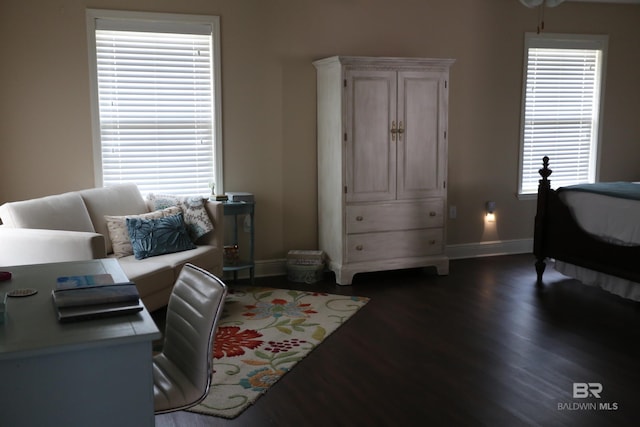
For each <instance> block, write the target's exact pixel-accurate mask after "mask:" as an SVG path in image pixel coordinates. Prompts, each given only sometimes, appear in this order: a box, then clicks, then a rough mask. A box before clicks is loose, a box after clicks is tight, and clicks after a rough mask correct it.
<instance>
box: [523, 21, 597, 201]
mask: <svg viewBox="0 0 640 427" xmlns="http://www.w3.org/2000/svg"><path fill="white" fill-rule="evenodd" d="M530 48H550V49H554V48H556V49H589V50H599V51H600V52H601V54H600V55H601V57H600V59H601V67H600V76H599V82H598V83H599V87H598V88H597V89H596V90H598V92H599V93H598V106H597V113H596V114H597V115H596V116H595V117H594V119H595V120H596V121H597V124H596V125H595V127H596V129H595V130H594V132H593V133H592V138H594V139H595V140H593V141H592V147H591V149H592V150H593V151H592V156H593V157H592V161H591V165H590V171H589V175H590V177H591V179H592V181H591V182H594V181H597V180H598V179H599V174H600V151H601V141H602V118H603V112H604V94H605V81H606V69H607V49H608V36H607V35H586V34H558V33H542V34H538V33H525V38H524V58H523V72H522V74H523V78H522V98H521V109H520V114H521V116H520V144H519V154H518V155H519V164H518V183H517V196H518V198H519V199H533V198H536V197H537V189H536V190H535V191H532V192H523V188H522V187H523V178H524V176H523V174H524V148H525V125H526V123H525V116H526V114H525V113H526V101H527V79H528V75H527V71H528V62H529V49H530ZM550 160H551V166H553V158H551V157H550ZM540 167H542V157H541V158H540ZM551 169H553V167H551ZM551 181H552V182H553V178H551Z"/></svg>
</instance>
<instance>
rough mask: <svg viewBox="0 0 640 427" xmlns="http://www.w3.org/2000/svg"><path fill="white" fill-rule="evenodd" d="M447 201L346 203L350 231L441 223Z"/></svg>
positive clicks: (428, 226) (425, 225)
mask: <svg viewBox="0 0 640 427" xmlns="http://www.w3.org/2000/svg"><path fill="white" fill-rule="evenodd" d="M443 212H444V201H443V200H442V199H433V200H426V201H420V202H408V203H383V204H376V205H349V206H347V209H346V213H347V218H346V223H347V233H349V234H352V233H368V232H372V231H393V230H411V229H418V228H432V227H442V226H443V225H444V218H443Z"/></svg>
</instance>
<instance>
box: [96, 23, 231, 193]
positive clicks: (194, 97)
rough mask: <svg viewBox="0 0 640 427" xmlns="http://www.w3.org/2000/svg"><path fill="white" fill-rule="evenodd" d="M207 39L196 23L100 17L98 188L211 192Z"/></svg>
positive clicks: (212, 129) (210, 54)
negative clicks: (130, 186)
mask: <svg viewBox="0 0 640 427" xmlns="http://www.w3.org/2000/svg"><path fill="white" fill-rule="evenodd" d="M123 28H124V29H123ZM131 28H140V29H142V30H143V31H134V30H131ZM212 40H213V38H212V28H211V26H207V25H202V24H199V23H198V24H193V25H189V24H188V23H187V24H185V23H180V25H172V23H171V22H170V21H165V22H162V23H158V22H154V21H151V22H148V21H140V22H138V23H137V22H136V21H135V20H117V19H105V20H100V19H98V20H97V23H96V29H95V61H96V68H95V69H96V78H97V93H98V104H99V138H100V152H101V172H102V185H104V186H109V185H113V184H118V183H122V182H135V183H136V184H137V185H138V187H139V188H140V191H141V192H142V193H143V194H144V193H150V192H155V193H171V194H184V195H186V194H202V195H206V194H209V193H210V191H211V190H210V184H211V183H212V182H215V181H216V172H217V171H216V170H215V169H216V168H215V165H216V160H217V159H216V158H215V157H216V148H215V146H216V143H219V141H216V135H217V132H216V125H217V124H216V122H215V118H216V111H215V108H216V102H215V99H214V97H215V90H214V89H215V85H214V61H213V58H214V51H213V49H214V44H213V43H212ZM218 188H219V187H218Z"/></svg>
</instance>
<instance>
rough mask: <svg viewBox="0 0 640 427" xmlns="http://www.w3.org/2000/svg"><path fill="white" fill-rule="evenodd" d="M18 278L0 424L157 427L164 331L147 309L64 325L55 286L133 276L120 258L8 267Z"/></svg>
mask: <svg viewBox="0 0 640 427" xmlns="http://www.w3.org/2000/svg"><path fill="white" fill-rule="evenodd" d="M0 270H6V271H10V272H11V273H12V275H13V278H12V280H11V281H8V282H0V295H1V296H2V297H4V294H5V292H8V291H10V290H11V289H18V288H34V289H37V290H38V293H37V294H36V295H33V296H29V297H22V298H11V297H10V298H7V315H6V318H5V321H4V324H0V424H1V425H3V426H4V425H6V426H51V427H55V426H92V427H93V426H119V427H124V426H135V427H139V426H153V425H154V412H153V376H152V375H153V374H152V350H151V343H152V341H153V340H154V339H157V338H160V336H161V335H160V331H159V330H158V328H157V327H156V325H155V323H154V322H153V320H152V319H151V316H150V315H149V313H148V312H147V310H146V309H145V310H143V311H141V312H140V313H136V314H132V315H126V316H118V317H112V318H105V319H94V320H86V321H80V322H73V323H59V322H58V321H57V318H56V314H55V311H54V307H53V303H52V299H51V290H52V289H53V288H54V287H55V283H56V278H57V277H60V276H70V275H85V274H100V273H109V274H111V275H112V276H113V279H114V281H116V282H120V281H127V280H128V279H127V277H126V276H125V274H124V273H123V271H122V269H121V268H120V266H119V265H118V262H117V261H116V260H113V259H105V260H91V261H80V262H65V263H55V264H39V265H27V266H18V267H2V268H0Z"/></svg>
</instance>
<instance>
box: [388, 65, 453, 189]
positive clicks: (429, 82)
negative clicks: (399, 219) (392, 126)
mask: <svg viewBox="0 0 640 427" xmlns="http://www.w3.org/2000/svg"><path fill="white" fill-rule="evenodd" d="M443 84H444V80H443V79H442V74H441V73H437V72H428V71H399V72H398V126H399V127H400V129H401V131H400V133H398V141H397V162H398V164H397V198H398V199H418V198H426V197H440V196H442V195H443V192H444V180H445V177H446V171H445V170H444V168H445V167H446V166H445V165H446V164H445V163H444V161H441V159H445V158H446V152H444V151H446V144H445V139H444V132H445V131H446V123H443V122H446V116H444V115H443V114H442V108H441V106H442V103H441V101H442V99H441V96H444V94H445V93H446V92H444V91H443V90H442V89H443V88H441V85H443Z"/></svg>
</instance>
